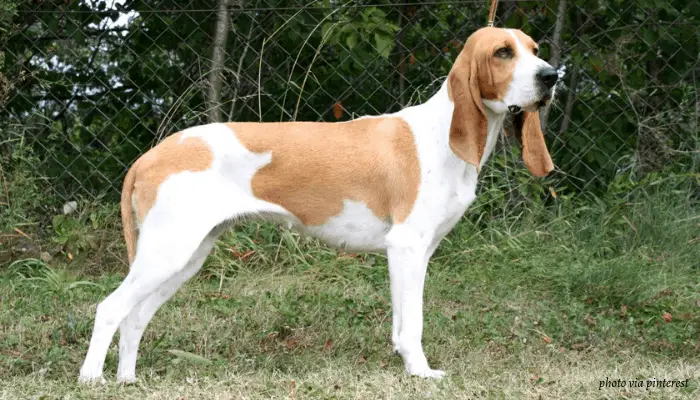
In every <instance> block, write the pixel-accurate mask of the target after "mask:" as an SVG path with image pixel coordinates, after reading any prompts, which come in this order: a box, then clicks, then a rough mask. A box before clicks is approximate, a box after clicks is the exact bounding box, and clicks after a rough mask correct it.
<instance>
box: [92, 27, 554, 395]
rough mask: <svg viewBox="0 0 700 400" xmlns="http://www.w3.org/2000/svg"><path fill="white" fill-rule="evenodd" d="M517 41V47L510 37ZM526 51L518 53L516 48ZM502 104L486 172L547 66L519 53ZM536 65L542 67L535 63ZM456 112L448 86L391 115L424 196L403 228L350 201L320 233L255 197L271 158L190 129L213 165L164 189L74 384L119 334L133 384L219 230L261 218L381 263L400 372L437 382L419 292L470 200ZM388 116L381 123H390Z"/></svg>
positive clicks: (472, 191) (96, 372)
mask: <svg viewBox="0 0 700 400" xmlns="http://www.w3.org/2000/svg"><path fill="white" fill-rule="evenodd" d="M516 42H517V38H516ZM518 45H519V46H520V47H521V48H522V44H518ZM519 50H520V51H519V53H520V58H519V61H518V64H517V66H516V68H515V75H514V79H513V82H512V84H511V86H510V88H509V90H508V93H507V94H506V96H505V98H504V100H503V101H484V104H485V106H486V113H487V119H488V134H487V141H486V146H485V153H484V156H483V158H482V160H481V165H483V164H484V163H485V162H486V160H487V159H488V158H489V156H490V155H491V153H492V151H493V149H494V146H495V144H496V139H497V136H498V134H499V132H500V131H501V128H502V125H503V120H504V118H505V115H506V114H505V113H506V109H507V106H508V105H512V104H519V105H525V104H528V103H529V102H532V101H534V97H532V96H535V86H536V83H535V82H534V79H535V72H536V70H537V68H539V67H540V66H542V65H546V64H545V63H544V61H541V60H539V59H537V58H536V57H535V56H533V55H531V54H530V53H529V52H527V51H525V50H524V49H519ZM538 60H539V61H538ZM453 108H454V105H453V103H452V102H451V101H450V100H449V99H448V96H447V83H446V82H444V83H443V85H442V87H441V88H440V90H439V91H438V92H437V93H436V94H435V95H434V96H433V97H432V98H430V99H429V100H428V101H427V102H426V103H424V104H421V105H417V106H413V107H408V108H406V109H403V110H401V111H399V112H397V113H394V114H389V115H391V116H394V117H399V118H403V119H404V120H405V121H406V122H407V123H408V125H409V126H410V127H411V130H412V132H413V135H414V139H415V143H416V149H417V151H418V160H419V162H420V171H421V176H420V188H419V192H418V196H417V199H416V202H415V205H414V208H413V210H412V212H411V213H410V215H409V216H408V217H407V218H406V220H405V221H404V222H402V223H400V224H396V225H391V223H390V222H388V221H384V220H380V219H378V218H377V217H376V216H374V214H373V213H372V212H371V211H370V210H369V209H368V208H367V206H366V205H365V204H363V203H360V202H357V201H349V200H346V201H345V202H344V205H345V207H344V209H343V211H342V212H341V213H340V214H339V215H337V216H334V217H332V218H331V219H330V220H329V221H328V222H326V223H325V224H323V225H321V226H314V227H305V226H303V225H302V224H301V222H300V221H299V220H298V219H297V218H295V217H294V216H293V215H292V214H291V213H290V212H288V211H287V210H285V209H284V208H282V207H281V206H278V205H276V204H271V203H268V202H266V201H263V200H260V199H257V198H255V197H254V196H253V193H252V189H251V186H250V182H251V179H252V177H253V175H254V174H255V173H256V172H257V171H258V170H259V169H260V168H262V167H263V166H265V165H266V164H268V163H269V162H270V161H271V155H270V154H254V153H251V152H249V151H248V150H247V149H246V148H245V147H244V146H243V145H242V144H241V143H240V142H239V141H238V140H237V139H236V136H235V135H233V134H232V133H231V130H230V129H229V128H228V127H227V126H225V125H222V124H209V125H203V126H198V127H194V128H191V129H188V130H186V131H185V132H184V135H183V138H184V137H187V136H197V137H200V138H202V139H203V140H204V141H205V142H206V143H207V144H208V145H209V147H210V148H211V151H212V152H213V155H214V158H213V165H212V167H211V168H210V169H207V170H205V171H201V172H182V173H179V174H176V175H173V176H170V177H169V178H168V179H166V181H165V182H163V183H162V184H161V187H160V189H159V192H158V196H157V200H156V202H155V204H154V205H153V207H152V209H151V210H150V211H149V212H148V214H147V216H146V218H145V219H144V221H143V223H142V225H141V227H140V234H139V238H138V242H137V252H136V258H135V260H134V262H133V264H132V266H131V270H130V272H129V274H128V276H127V277H126V279H125V280H124V282H123V283H122V284H121V285H120V286H119V288H117V290H115V291H114V292H113V293H112V294H110V295H109V296H108V297H107V298H106V299H105V300H104V301H103V302H102V303H100V304H99V305H98V307H97V315H96V317H95V326H94V330H93V334H92V339H91V341H90V348H89V350H88V352H87V355H86V358H85V361H84V363H83V366H82V368H81V370H80V381H82V382H89V381H95V380H100V379H101V377H102V370H103V364H104V359H105V356H106V353H107V350H108V347H109V344H110V342H111V340H112V337H113V335H114V333H115V331H116V329H117V327H119V328H120V329H121V339H120V344H119V350H120V351H119V367H118V373H117V379H118V380H119V381H123V382H131V381H134V380H135V379H136V371H135V366H136V358H137V351H138V346H139V342H140V339H141V335H142V334H143V330H144V329H145V327H146V325H147V324H148V323H149V321H150V320H151V318H152V317H153V315H154V314H155V312H156V311H157V310H158V308H159V307H160V306H161V305H162V304H163V303H164V302H165V301H167V300H168V299H169V298H170V297H171V296H172V295H173V294H174V293H175V292H176V291H177V290H178V288H179V287H180V286H181V285H182V284H183V283H184V282H186V281H187V280H188V279H189V278H190V277H192V276H193V275H194V274H195V273H196V272H197V271H198V270H199V269H200V268H201V266H202V263H203V262H204V259H205V258H206V256H207V254H208V253H209V251H210V250H211V248H212V246H213V244H214V241H215V240H216V237H217V235H218V234H219V233H220V231H221V230H222V228H220V226H222V225H221V224H222V223H224V222H225V221H230V220H235V219H236V218H240V217H246V218H251V217H255V216H258V215H259V216H264V217H266V218H268V219H273V220H275V221H278V222H282V223H286V224H287V225H288V226H290V227H292V228H293V229H296V230H299V231H301V232H303V233H306V234H310V235H314V236H316V237H319V238H320V239H322V240H324V241H325V242H326V243H328V244H330V245H333V246H337V247H343V248H347V249H349V250H353V251H363V250H364V251H378V252H383V253H385V254H386V255H387V258H388V260H389V276H390V286H391V306H392V312H393V319H392V336H391V337H392V342H393V345H394V349H395V350H396V351H397V352H398V353H399V354H401V356H402V357H403V359H404V364H405V368H406V371H407V372H408V373H410V374H412V375H417V376H422V377H441V376H443V375H444V372H443V371H439V370H434V369H431V368H430V366H429V365H428V362H427V360H426V357H425V354H424V353H423V347H422V343H421V336H422V331H423V287H424V282H425V274H426V270H427V266H428V260H429V259H430V257H431V255H432V254H433V252H434V251H435V249H436V248H437V246H438V244H439V243H440V241H441V240H442V239H443V238H444V237H445V235H446V234H447V233H448V232H449V231H450V230H451V229H452V228H453V227H454V226H455V224H456V223H457V222H458V221H459V219H460V218H461V217H462V215H463V214H464V212H465V211H466V209H467V207H469V205H470V204H471V203H472V202H473V201H474V199H475V198H476V186H477V181H478V174H477V172H476V168H475V167H474V166H473V165H471V164H467V163H465V162H464V161H462V160H461V159H460V158H458V157H457V156H456V155H455V154H454V153H452V151H451V150H450V147H449V128H450V122H451V118H452V111H453ZM389 115H385V116H389Z"/></svg>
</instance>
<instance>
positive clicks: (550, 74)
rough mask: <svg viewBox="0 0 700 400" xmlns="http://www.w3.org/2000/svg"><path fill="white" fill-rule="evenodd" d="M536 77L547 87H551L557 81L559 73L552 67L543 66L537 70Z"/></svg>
mask: <svg viewBox="0 0 700 400" xmlns="http://www.w3.org/2000/svg"><path fill="white" fill-rule="evenodd" d="M537 79H538V80H539V81H540V82H542V83H543V84H544V85H545V86H547V89H551V88H552V86H554V84H555V83H557V79H559V74H557V70H556V69H554V68H552V67H544V68H542V69H540V70H539V71H537Z"/></svg>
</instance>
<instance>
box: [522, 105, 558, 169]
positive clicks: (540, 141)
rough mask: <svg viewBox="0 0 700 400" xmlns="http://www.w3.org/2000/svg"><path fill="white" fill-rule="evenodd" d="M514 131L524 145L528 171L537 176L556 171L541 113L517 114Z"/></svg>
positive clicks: (524, 112)
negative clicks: (541, 121)
mask: <svg viewBox="0 0 700 400" xmlns="http://www.w3.org/2000/svg"><path fill="white" fill-rule="evenodd" d="M513 130H514V131H515V136H516V137H517V138H518V139H519V140H520V141H521V142H522V144H523V161H524V162H525V166H526V167H527V169H529V170H530V172H531V173H532V175H535V176H546V175H547V174H549V173H550V172H551V171H552V170H553V169H554V163H553V162H552V157H551V156H550V155H549V150H547V144H546V143H545V142H544V134H543V133H542V128H541V127H540V113H539V111H535V112H527V111H523V112H521V113H519V114H516V115H515V116H514V118H513Z"/></svg>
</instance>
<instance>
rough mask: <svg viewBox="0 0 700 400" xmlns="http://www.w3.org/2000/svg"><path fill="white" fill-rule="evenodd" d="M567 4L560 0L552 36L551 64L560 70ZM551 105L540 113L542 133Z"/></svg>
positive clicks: (544, 130)
mask: <svg viewBox="0 0 700 400" xmlns="http://www.w3.org/2000/svg"><path fill="white" fill-rule="evenodd" d="M566 2H567V0H559V7H558V8H557V19H556V22H555V23H554V34H553V35H552V41H551V42H550V49H551V54H550V55H549V64H550V65H551V66H552V67H554V68H557V69H558V68H559V63H560V62H561V48H562V32H563V31H564V20H565V19H566ZM551 106H552V105H551V103H550V104H549V105H548V106H547V107H545V108H544V110H542V111H541V112H540V124H541V127H542V132H545V133H546V132H547V118H548V117H549V109H550V107H551Z"/></svg>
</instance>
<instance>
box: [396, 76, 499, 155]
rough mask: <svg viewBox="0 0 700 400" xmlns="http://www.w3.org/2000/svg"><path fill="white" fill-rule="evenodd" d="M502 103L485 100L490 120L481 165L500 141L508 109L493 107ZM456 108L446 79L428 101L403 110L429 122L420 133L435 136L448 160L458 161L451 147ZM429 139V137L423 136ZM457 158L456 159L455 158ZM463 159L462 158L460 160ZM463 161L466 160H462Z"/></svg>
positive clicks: (487, 117)
mask: <svg viewBox="0 0 700 400" xmlns="http://www.w3.org/2000/svg"><path fill="white" fill-rule="evenodd" d="M498 106H500V103H498V104H497V103H495V102H489V101H485V102H484V111H485V112H486V119H487V121H488V125H487V134H486V145H485V146H484V155H483V156H482V157H481V163H480V164H481V165H480V167H483V166H484V164H485V163H486V162H487V161H488V159H489V157H490V156H491V153H492V152H493V149H494V148H495V147H496V142H497V141H498V134H499V133H500V132H501V130H502V128H503V121H504V120H505V117H506V111H507V110H506V109H505V107H502V108H504V110H503V112H494V111H493V109H492V108H491V107H493V108H496V109H498V108H501V107H498ZM453 110H454V103H453V101H452V100H450V98H449V96H448V94H447V80H445V81H444V82H443V83H442V85H441V86H440V90H438V91H437V93H435V94H434V95H433V96H432V97H430V98H429V99H428V100H427V101H426V102H424V103H422V104H419V105H416V106H412V107H408V108H405V109H404V110H402V111H401V113H402V114H404V115H405V116H407V117H410V116H413V118H420V120H422V122H423V123H428V124H430V126H431V129H424V130H421V131H420V133H421V134H424V135H431V136H434V137H433V138H432V139H434V140H437V141H438V145H439V146H441V147H442V148H444V149H445V150H446V152H448V153H449V154H448V157H447V158H448V160H449V161H456V160H460V159H459V158H458V157H457V156H456V155H455V154H454V153H453V152H452V150H451V149H450V146H449V140H450V125H451V123H452V111H453ZM423 139H427V138H423ZM453 159H456V160H453ZM460 161H461V160H460ZM461 162H462V163H463V162H464V161H461Z"/></svg>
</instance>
